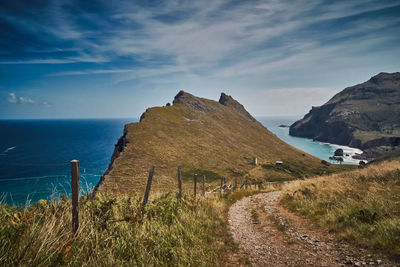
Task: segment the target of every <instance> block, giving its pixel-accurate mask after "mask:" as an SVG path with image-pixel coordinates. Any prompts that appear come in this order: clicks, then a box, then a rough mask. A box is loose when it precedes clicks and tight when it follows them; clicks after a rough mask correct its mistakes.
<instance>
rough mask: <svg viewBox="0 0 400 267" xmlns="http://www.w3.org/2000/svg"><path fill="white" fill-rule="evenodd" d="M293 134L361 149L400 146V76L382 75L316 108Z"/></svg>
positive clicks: (291, 129)
mask: <svg viewBox="0 0 400 267" xmlns="http://www.w3.org/2000/svg"><path fill="white" fill-rule="evenodd" d="M290 134H291V135H294V136H300V137H308V138H313V139H315V140H318V141H322V142H329V143H335V144H340V145H348V146H352V147H357V148H361V149H371V148H376V147H379V146H392V147H396V146H398V145H400V73H399V72H397V73H392V74H390V73H380V74H378V75H376V76H374V77H372V78H371V79H370V80H369V81H367V82H365V83H362V84H358V85H355V86H352V87H348V88H346V89H344V90H343V91H341V92H339V93H338V94H336V95H335V96H334V97H333V98H332V99H330V100H329V101H328V102H327V103H325V104H324V105H322V106H320V107H313V108H312V109H311V111H310V112H309V113H308V114H306V115H305V116H304V118H303V119H301V120H299V121H297V122H295V123H294V124H293V125H292V126H291V127H290Z"/></svg>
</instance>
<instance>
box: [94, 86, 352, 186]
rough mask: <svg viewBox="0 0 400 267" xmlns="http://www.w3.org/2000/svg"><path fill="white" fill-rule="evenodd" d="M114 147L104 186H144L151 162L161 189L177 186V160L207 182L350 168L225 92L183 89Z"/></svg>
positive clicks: (187, 174) (294, 176) (131, 127)
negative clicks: (279, 133) (287, 135)
mask: <svg viewBox="0 0 400 267" xmlns="http://www.w3.org/2000/svg"><path fill="white" fill-rule="evenodd" d="M120 150H123V152H121V153H120V154H119V153H118V151H120ZM116 151H117V152H115V153H114V156H113V158H114V159H115V160H114V161H113V163H112V164H111V165H110V170H111V171H110V172H109V173H108V175H106V177H105V179H104V182H103V184H102V185H101V186H100V190H103V191H118V192H131V191H138V192H142V191H143V189H144V186H145V183H146V177H147V173H148V170H149V169H150V167H151V166H152V165H155V166H156V175H155V176H156V179H155V183H154V188H155V190H159V191H165V190H166V189H170V188H171V187H176V185H175V184H176V173H177V167H178V165H182V168H183V178H184V179H186V180H187V179H189V178H192V177H193V175H194V174H198V175H201V176H202V175H205V176H206V179H207V181H208V182H209V181H210V180H216V179H218V178H219V177H221V176H228V177H232V176H237V177H244V176H249V177H250V178H252V179H268V180H271V181H276V180H289V179H297V178H302V177H308V176H312V175H317V174H324V173H330V172H334V171H337V170H339V169H342V168H346V167H342V166H335V165H331V166H326V165H324V164H322V163H321V160H319V159H317V158H315V157H313V156H311V155H308V154H306V153H304V152H302V151H300V150H298V149H296V148H294V147H292V146H290V145H288V144H286V143H285V142H283V141H281V140H280V139H278V138H277V137H276V136H275V135H274V134H272V133H271V132H269V131H268V130H267V129H266V128H265V127H264V126H263V125H261V124H260V123H259V122H257V121H256V120H255V119H254V118H253V117H252V116H251V115H250V114H249V113H247V111H246V110H245V109H244V107H243V106H242V105H241V104H239V103H238V102H237V101H235V100H234V99H233V98H231V97H230V96H227V95H225V94H222V96H221V99H220V101H219V102H216V101H213V100H208V99H204V98H198V97H195V96H193V95H191V94H188V93H186V92H183V91H182V92H180V93H179V94H178V95H177V96H176V97H175V99H174V104H173V105H172V106H164V107H154V108H150V109H148V110H146V112H145V113H144V114H143V115H142V118H141V120H140V122H137V123H131V124H128V125H126V127H125V131H124V136H123V137H122V138H121V139H120V140H119V145H117V147H116ZM253 157H257V159H258V163H259V164H258V165H257V166H254V165H253V164H252V161H253ZM276 161H283V165H282V166H276V165H275V162H276ZM347 168H349V167H347Z"/></svg>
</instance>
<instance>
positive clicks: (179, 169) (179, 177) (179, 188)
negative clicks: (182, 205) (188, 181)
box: [178, 166, 182, 198]
mask: <svg viewBox="0 0 400 267" xmlns="http://www.w3.org/2000/svg"><path fill="white" fill-rule="evenodd" d="M181 169H182V166H178V190H179V191H178V198H181V197H182V180H181V179H182V178H181Z"/></svg>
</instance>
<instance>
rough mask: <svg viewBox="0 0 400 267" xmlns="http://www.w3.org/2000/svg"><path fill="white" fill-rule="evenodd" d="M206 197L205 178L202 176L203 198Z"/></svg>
mask: <svg viewBox="0 0 400 267" xmlns="http://www.w3.org/2000/svg"><path fill="white" fill-rule="evenodd" d="M205 196H206V176H205V175H203V197H205Z"/></svg>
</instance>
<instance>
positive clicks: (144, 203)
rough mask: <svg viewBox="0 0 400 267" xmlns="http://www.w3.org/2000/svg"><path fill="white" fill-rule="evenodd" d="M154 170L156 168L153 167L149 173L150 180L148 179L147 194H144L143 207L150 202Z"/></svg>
mask: <svg viewBox="0 0 400 267" xmlns="http://www.w3.org/2000/svg"><path fill="white" fill-rule="evenodd" d="M154 168H155V167H154V166H153V167H151V169H150V172H149V178H148V179H147V186H146V192H145V193H144V198H143V207H144V206H146V204H147V201H148V200H149V194H150V188H151V182H152V181H153V175H154Z"/></svg>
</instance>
